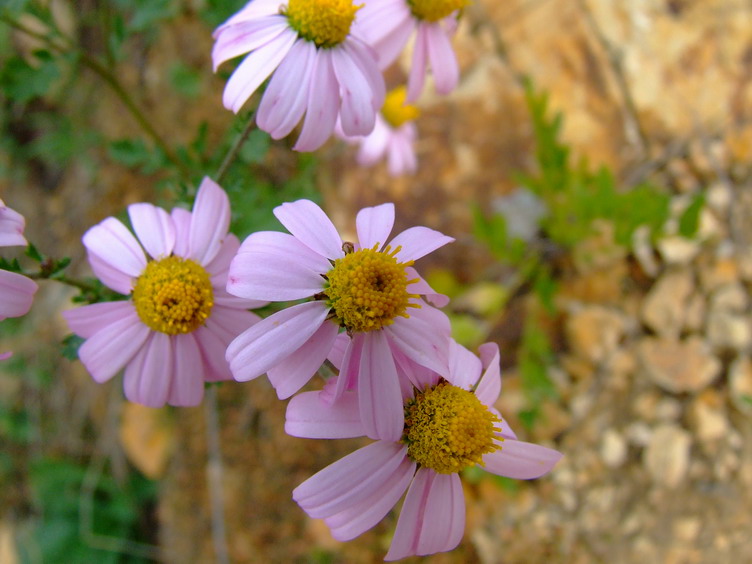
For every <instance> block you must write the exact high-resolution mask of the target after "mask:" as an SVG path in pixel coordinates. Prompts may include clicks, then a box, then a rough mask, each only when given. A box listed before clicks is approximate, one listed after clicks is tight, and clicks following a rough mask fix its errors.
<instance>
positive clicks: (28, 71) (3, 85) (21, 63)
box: [0, 51, 60, 104]
mask: <svg viewBox="0 0 752 564" xmlns="http://www.w3.org/2000/svg"><path fill="white" fill-rule="evenodd" d="M36 62H37V63H38V64H36V65H34V66H32V65H31V64H29V63H28V62H26V60H24V59H23V58H21V57H20V56H18V55H17V56H14V57H10V58H9V59H8V60H6V61H5V63H4V65H3V66H2V68H1V69H0V89H2V91H3V92H4V94H5V95H6V96H7V97H8V98H9V99H11V100H14V101H16V102H19V103H22V104H23V103H26V102H28V101H30V100H32V99H34V98H39V97H41V96H44V95H45V94H47V93H48V92H49V91H50V90H51V88H52V85H53V83H54V82H55V81H56V80H57V79H58V78H59V77H60V70H59V69H58V66H57V63H56V61H55V60H54V59H53V58H52V56H51V55H50V54H49V53H47V52H46V51H38V52H37V53H36Z"/></svg>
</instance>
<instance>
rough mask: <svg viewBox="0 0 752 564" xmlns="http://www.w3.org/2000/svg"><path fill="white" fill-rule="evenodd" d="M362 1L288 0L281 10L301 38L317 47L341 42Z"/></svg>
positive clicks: (330, 45) (332, 45) (331, 45)
mask: <svg viewBox="0 0 752 564" xmlns="http://www.w3.org/2000/svg"><path fill="white" fill-rule="evenodd" d="M360 8H362V5H360V6H353V2H352V0H288V1H287V6H286V7H282V13H283V14H284V15H285V16H287V20H288V22H289V23H290V27H292V28H293V29H294V30H295V31H297V32H298V35H300V36H301V37H302V38H304V39H307V40H308V41H313V42H314V43H315V44H316V46H317V47H334V46H336V45H339V44H340V43H342V42H343V41H344V40H345V38H346V37H347V34H348V33H350V26H351V25H352V23H353V20H355V12H357V11H358V10H359V9H360Z"/></svg>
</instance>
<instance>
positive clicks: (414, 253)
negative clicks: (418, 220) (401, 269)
mask: <svg viewBox="0 0 752 564" xmlns="http://www.w3.org/2000/svg"><path fill="white" fill-rule="evenodd" d="M452 241H454V239H453V238H452V237H447V236H446V235H444V234H443V233H439V232H438V231H435V230H433V229H429V228H428V227H421V226H417V227H411V228H409V229H406V230H405V231H403V232H402V233H400V234H399V235H397V236H396V237H395V238H394V239H392V240H391V242H390V243H389V245H391V247H392V249H396V248H397V247H400V246H401V247H402V250H401V251H400V252H399V253H397V257H398V258H399V259H400V260H401V261H402V262H405V261H408V260H418V259H419V258H421V257H424V256H426V255H427V254H428V253H430V252H432V251H435V250H436V249H438V248H440V247H443V246H444V245H446V244H447V243H451V242H452Z"/></svg>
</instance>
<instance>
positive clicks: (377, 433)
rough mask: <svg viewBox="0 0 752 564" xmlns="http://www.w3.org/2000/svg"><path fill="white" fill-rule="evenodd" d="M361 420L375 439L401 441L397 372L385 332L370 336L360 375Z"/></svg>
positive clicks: (370, 435)
mask: <svg viewBox="0 0 752 564" xmlns="http://www.w3.org/2000/svg"><path fill="white" fill-rule="evenodd" d="M358 398H359V400H360V418H361V421H362V422H363V429H364V430H365V432H366V435H367V436H369V437H371V438H372V439H383V440H386V441H398V440H399V439H400V437H401V436H402V430H403V428H404V426H405V414H404V409H403V405H402V393H401V391H400V385H399V379H398V377H397V368H396V366H395V365H394V359H393V358H392V352H391V350H390V349H389V343H388V342H387V338H386V335H385V334H384V332H383V331H372V332H370V333H367V334H366V336H365V339H364V340H363V352H362V355H361V358H360V370H359V372H358Z"/></svg>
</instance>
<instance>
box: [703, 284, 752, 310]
mask: <svg viewBox="0 0 752 564" xmlns="http://www.w3.org/2000/svg"><path fill="white" fill-rule="evenodd" d="M748 305H749V297H748V295H747V291H746V290H745V289H744V286H742V285H741V284H740V283H738V282H737V283H732V284H726V285H723V286H720V287H719V288H718V289H716V290H715V292H713V294H712V295H711V297H710V308H711V310H713V311H731V312H737V313H741V312H743V311H744V310H745V309H746V308H747V306H748Z"/></svg>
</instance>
